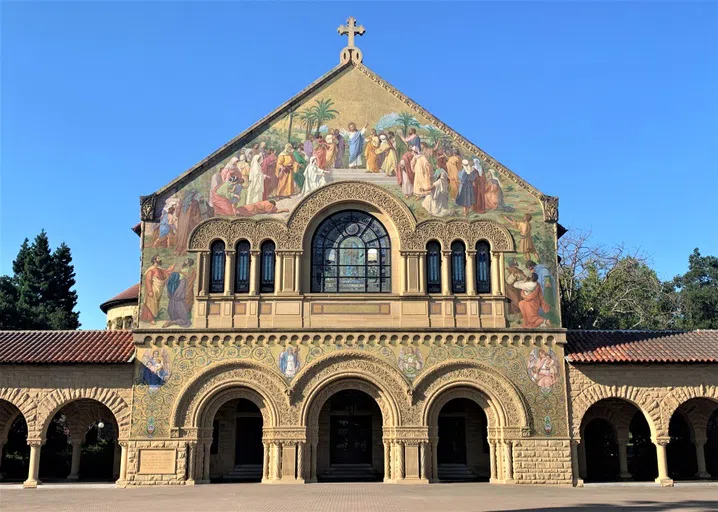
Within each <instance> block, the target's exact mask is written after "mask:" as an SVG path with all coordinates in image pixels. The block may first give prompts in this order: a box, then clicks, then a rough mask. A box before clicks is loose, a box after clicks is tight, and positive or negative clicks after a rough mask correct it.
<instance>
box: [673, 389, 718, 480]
mask: <svg viewBox="0 0 718 512" xmlns="http://www.w3.org/2000/svg"><path fill="white" fill-rule="evenodd" d="M668 434H669V435H670V437H671V440H670V442H669V443H668V446H666V455H667V458H668V475H669V476H670V477H671V478H672V479H673V480H698V479H708V478H718V467H717V466H718V402H716V401H714V400H711V399H709V398H691V399H690V400H686V401H685V402H683V403H682V404H681V405H680V406H679V407H678V408H677V409H676V410H675V411H674V412H673V415H672V416H671V419H670V422H669V425H668Z"/></svg>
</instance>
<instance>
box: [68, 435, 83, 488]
mask: <svg viewBox="0 0 718 512" xmlns="http://www.w3.org/2000/svg"><path fill="white" fill-rule="evenodd" d="M70 446H72V459H71V460H70V474H69V475H67V479H68V480H78V479H79V478H80V457H81V456H82V439H72V440H71V441H70Z"/></svg>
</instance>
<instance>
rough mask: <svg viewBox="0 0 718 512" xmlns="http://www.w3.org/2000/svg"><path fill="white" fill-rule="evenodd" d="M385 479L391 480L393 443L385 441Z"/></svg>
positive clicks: (386, 480)
mask: <svg viewBox="0 0 718 512" xmlns="http://www.w3.org/2000/svg"><path fill="white" fill-rule="evenodd" d="M384 481H385V482H390V481H391V443H390V442H389V441H384Z"/></svg>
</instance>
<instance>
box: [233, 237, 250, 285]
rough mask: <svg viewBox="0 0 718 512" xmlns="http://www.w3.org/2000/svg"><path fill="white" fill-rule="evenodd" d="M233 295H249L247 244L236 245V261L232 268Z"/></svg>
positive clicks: (244, 242) (243, 242)
mask: <svg viewBox="0 0 718 512" xmlns="http://www.w3.org/2000/svg"><path fill="white" fill-rule="evenodd" d="M234 293H249V242H247V241H246V240H240V241H239V242H238V243H237V260H236V261H235V267H234Z"/></svg>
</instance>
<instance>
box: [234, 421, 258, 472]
mask: <svg viewBox="0 0 718 512" xmlns="http://www.w3.org/2000/svg"><path fill="white" fill-rule="evenodd" d="M263 455H264V447H263V446H262V418H261V417H259V418H247V417H239V418H237V442H236V443H235V449H234V463H235V464H236V465H240V464H262V457H263Z"/></svg>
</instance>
